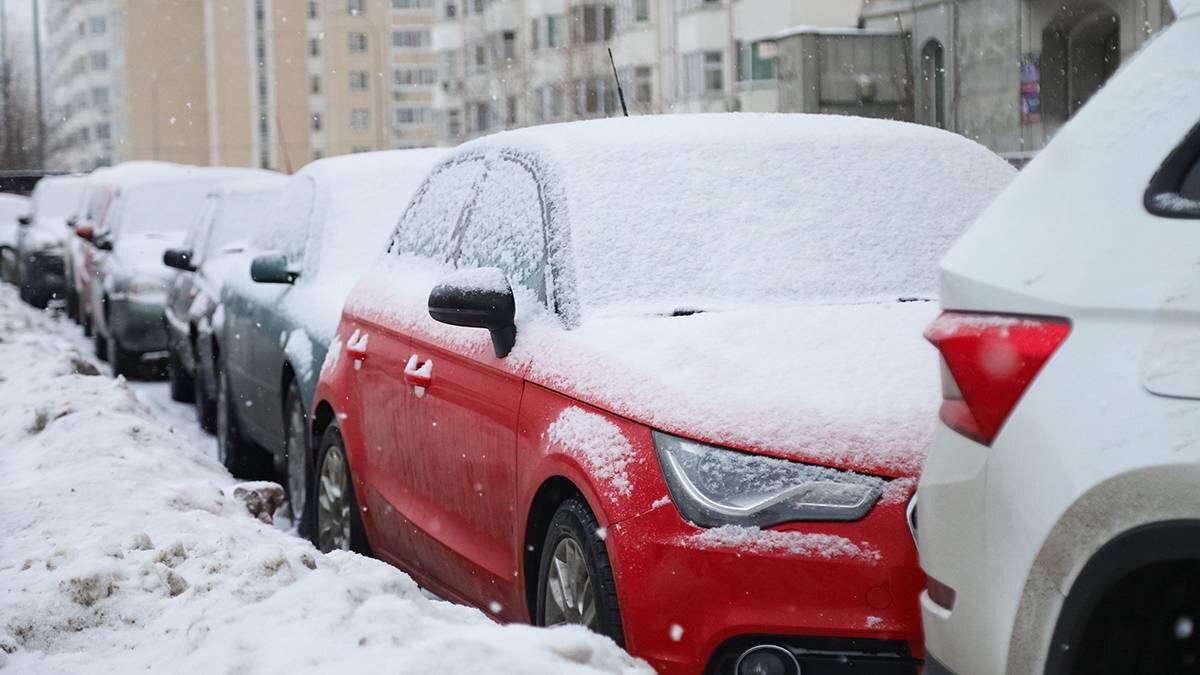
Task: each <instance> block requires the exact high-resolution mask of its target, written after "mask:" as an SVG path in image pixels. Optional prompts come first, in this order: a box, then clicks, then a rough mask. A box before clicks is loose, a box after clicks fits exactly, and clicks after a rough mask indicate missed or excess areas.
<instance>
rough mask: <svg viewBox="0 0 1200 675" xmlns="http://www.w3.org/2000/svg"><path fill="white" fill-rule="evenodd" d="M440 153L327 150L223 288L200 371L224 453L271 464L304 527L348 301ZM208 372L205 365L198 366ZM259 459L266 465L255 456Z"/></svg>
mask: <svg viewBox="0 0 1200 675" xmlns="http://www.w3.org/2000/svg"><path fill="white" fill-rule="evenodd" d="M444 155H445V151H443V150H394V151H387V152H374V153H362V154H356V155H352V156H346V157H332V158H329V159H323V160H319V161H316V162H313V163H311V164H309V165H307V166H305V167H304V168H303V169H302V170H300V171H299V172H297V173H296V174H295V175H294V176H292V177H291V178H290V179H289V181H288V184H287V185H286V186H285V187H284V188H283V191H282V193H281V196H280V200H279V206H278V207H277V208H276V209H275V210H274V213H273V217H272V222H271V223H270V224H269V225H268V228H269V232H268V235H267V236H269V237H270V239H271V246H272V248H273V249H274V250H273V251H270V252H265V251H264V252H263V254H262V255H259V256H258V257H256V258H255V259H254V260H253V261H252V264H251V274H248V275H246V276H245V277H234V278H232V279H230V280H229V281H228V282H227V283H226V284H225V285H224V286H223V287H222V289H221V308H220V309H219V310H218V311H217V312H216V314H215V315H214V319H213V324H214V326H213V337H214V339H213V340H211V341H208V342H207V343H201V344H200V349H199V355H198V358H199V359H200V360H201V361H202V363H203V364H202V366H201V368H202V370H203V369H207V368H209V367H211V366H210V364H212V365H215V368H216V372H217V373H218V375H217V377H216V378H215V379H216V381H215V382H212V380H211V379H208V380H206V382H208V383H211V384H215V385H216V386H215V390H214V391H211V392H205V394H204V395H206V396H215V397H216V417H217V420H216V422H217V425H216V426H217V449H218V456H219V457H220V458H221V460H222V461H223V462H224V463H225V465H226V467H228V468H229V469H230V470H231V471H233V472H234V473H235V474H250V473H256V472H257V471H258V470H260V469H261V468H263V466H262V465H263V464H266V463H267V462H266V460H268V459H269V460H271V463H272V464H273V465H274V466H273V467H269V468H273V469H274V471H275V472H276V473H278V474H283V475H284V476H285V478H284V480H283V482H284V483H285V486H286V488H287V490H288V495H289V502H290V503H292V504H294V506H293V507H292V510H293V516H294V518H295V521H296V522H297V523H298V524H299V525H300V526H301V528H302V529H303V528H306V527H307V518H306V515H305V514H306V511H305V509H304V504H306V503H307V502H308V499H307V497H306V495H307V493H308V492H309V483H310V481H311V466H310V465H309V464H308V463H307V460H308V458H309V457H310V455H311V452H310V449H309V446H310V443H309V438H308V433H307V429H308V421H307V420H308V410H309V406H310V405H311V403H312V400H313V390H314V389H315V388H316V382H317V376H318V374H319V373H320V370H321V364H322V363H323V362H324V360H325V353H326V351H327V350H328V348H329V342H330V340H331V339H332V337H333V333H334V331H335V330H336V329H337V324H338V317H339V316H340V314H341V311H342V303H343V301H344V300H345V298H346V295H347V294H348V293H349V292H350V289H351V288H352V287H353V286H354V284H355V282H357V281H358V279H359V277H361V276H362V273H363V271H364V270H365V269H366V268H367V267H368V266H369V264H370V262H371V261H372V260H373V259H374V258H375V257H377V256H378V255H379V254H380V252H381V248H382V247H383V245H384V243H385V242H386V241H387V238H388V234H389V233H390V232H391V230H392V228H393V227H394V226H395V223H396V221H397V219H399V217H400V214H401V213H402V212H403V211H404V207H405V206H407V205H408V201H409V198H410V197H411V196H412V194H413V192H414V191H416V189H417V187H418V186H419V185H420V184H421V181H422V180H423V179H424V178H425V176H426V174H427V173H428V172H429V170H430V168H431V167H433V166H434V165H435V164H436V163H437V162H438V161H439V160H441V159H442V157H443V156H444ZM206 350H207V351H206ZM203 372H209V371H207V370H203ZM260 460H262V461H260Z"/></svg>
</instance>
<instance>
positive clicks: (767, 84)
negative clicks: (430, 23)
mask: <svg viewBox="0 0 1200 675" xmlns="http://www.w3.org/2000/svg"><path fill="white" fill-rule="evenodd" d="M861 5H862V2H861V0H607V1H594V0H438V1H437V3H436V8H435V9H436V21H435V25H434V27H433V41H432V42H433V48H434V50H436V52H437V59H438V69H437V78H438V85H439V86H438V87H437V90H436V91H435V93H434V96H433V107H434V110H435V114H436V118H437V124H438V138H439V140H440V141H441V142H442V143H443V144H453V143H457V142H460V141H462V140H464V139H466V138H471V137H474V136H478V135H481V134H486V133H490V132H492V131H495V130H498V129H505V128H513V127H521V126H527V125H531V124H542V123H549V122H557V121H564V120H572V119H586V118H589V117H602V116H609V115H616V114H621V104H620V100H619V95H618V91H617V87H616V83H615V80H614V78H613V72H612V68H613V64H612V63H611V62H610V60H609V54H608V50H609V49H610V48H611V49H612V53H613V61H614V62H615V65H616V68H617V71H618V73H619V75H620V80H621V85H622V89H623V91H624V95H625V103H626V106H627V107H628V109H629V113H630V114H631V115H632V114H647V113H662V112H703V111H733V110H755V111H773V110H775V109H776V101H777V98H778V97H777V93H776V88H775V82H774V79H775V78H774V66H773V60H772V59H771V58H770V56H771V55H770V54H765V53H761V51H760V48H759V47H760V46H759V45H758V42H759V41H760V40H762V39H764V38H767V37H769V36H770V35H772V34H774V33H777V32H779V31H781V30H784V29H788V28H792V27H795V26H800V25H811V26H820V27H850V26H855V25H856V24H857V21H858V15H859V10H860V8H861ZM764 49H765V48H764Z"/></svg>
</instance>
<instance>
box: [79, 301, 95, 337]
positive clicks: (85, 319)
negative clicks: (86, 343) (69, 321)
mask: <svg viewBox="0 0 1200 675" xmlns="http://www.w3.org/2000/svg"><path fill="white" fill-rule="evenodd" d="M79 323H80V325H82V326H83V337H85V338H90V337H92V317H91V315H90V314H88V313H87V312H85V311H83V307H82V306H80V308H79Z"/></svg>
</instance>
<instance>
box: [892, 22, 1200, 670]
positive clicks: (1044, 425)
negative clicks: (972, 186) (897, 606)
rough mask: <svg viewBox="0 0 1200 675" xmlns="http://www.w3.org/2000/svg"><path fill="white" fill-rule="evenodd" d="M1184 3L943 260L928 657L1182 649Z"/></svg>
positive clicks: (1032, 657)
mask: <svg viewBox="0 0 1200 675" xmlns="http://www.w3.org/2000/svg"><path fill="white" fill-rule="evenodd" d="M1196 9H1200V6H1197V7H1195V9H1193V11H1190V12H1183V13H1181V16H1180V19H1179V20H1178V21H1177V22H1176V23H1175V24H1174V25H1173V26H1172V27H1170V28H1168V29H1167V30H1166V31H1164V32H1163V33H1162V34H1161V35H1159V36H1158V37H1157V38H1156V39H1155V40H1154V41H1153V42H1152V43H1151V44H1150V45H1148V46H1147V47H1146V48H1145V49H1144V50H1143V51H1142V52H1140V53H1139V54H1138V55H1137V56H1136V57H1134V58H1133V60H1132V61H1131V62H1129V63H1127V64H1126V65H1125V66H1123V67H1122V69H1121V70H1120V72H1118V73H1117V74H1116V75H1115V77H1114V78H1113V79H1112V80H1110V81H1109V82H1108V83H1107V84H1106V85H1105V86H1104V88H1103V89H1102V90H1101V91H1100V92H1099V93H1098V94H1096V96H1095V97H1093V98H1092V99H1091V100H1090V101H1089V102H1088V104H1087V105H1086V106H1085V107H1084V108H1083V109H1082V110H1081V111H1080V112H1079V114H1078V115H1077V116H1076V117H1075V118H1074V119H1073V120H1072V121H1071V122H1070V123H1069V124H1067V125H1066V127H1064V128H1063V129H1062V130H1061V131H1059V132H1058V134H1057V135H1056V136H1055V138H1054V140H1053V142H1052V143H1050V144H1049V145H1048V146H1047V147H1046V148H1045V149H1044V150H1043V151H1042V152H1041V153H1040V154H1039V155H1038V157H1037V158H1036V159H1035V160H1034V161H1033V162H1032V163H1030V164H1029V165H1028V166H1027V167H1026V168H1025V169H1024V170H1023V171H1022V173H1021V175H1020V176H1019V177H1018V178H1017V179H1016V181H1015V182H1014V183H1013V184H1012V185H1011V186H1010V187H1009V188H1008V190H1007V191H1005V192H1004V193H1003V194H1002V195H1001V196H1000V197H999V198H998V199H997V201H996V202H995V204H993V205H992V207H991V208H989V209H988V210H987V211H986V212H985V213H984V214H983V215H982V216H981V217H980V219H979V221H978V222H977V223H976V224H975V225H974V226H972V227H971V228H970V229H969V231H968V232H967V233H966V234H965V235H964V236H963V237H962V239H961V240H960V241H959V242H958V243H957V244H956V245H955V246H954V247H953V249H952V250H951V251H950V252H949V254H948V255H947V256H946V258H945V260H944V261H943V263H942V294H941V301H942V306H943V307H944V308H945V310H946V314H944V315H943V316H942V317H941V318H939V319H938V320H937V321H936V322H935V323H933V324H932V326H931V327H930V328H929V330H928V336H929V338H930V340H931V341H932V342H933V343H934V344H935V345H936V346H937V347H938V350H939V352H940V353H941V357H942V372H943V383H944V385H943V388H944V393H943V396H944V401H943V403H942V407H941V414H940V417H941V420H942V424H941V425H940V426H939V428H938V430H937V431H936V433H935V435H934V437H933V440H932V442H931V445H930V450H929V458H928V462H927V464H926V467H925V471H924V474H923V476H922V478H921V482H920V489H919V491H918V494H919V499H918V502H919V504H918V507H917V509H916V513H917V520H916V524H917V532H918V539H919V544H920V551H921V562H922V566H923V567H924V569H925V571H926V572H927V573H928V575H929V587H928V590H927V592H926V593H924V594H923V595H922V597H921V606H922V613H923V616H924V622H925V631H926V645H927V648H928V656H929V660H928V661H927V662H926V667H925V672H926V673H927V674H934V673H936V674H939V675H940V674H945V673H958V674H959V675H1001V674H1004V673H1009V674H1025V673H1051V674H1055V675H1057V674H1060V673H1079V674H1083V673H1088V674H1092V673H1178V672H1189V669H1192V668H1194V667H1195V664H1196V662H1197V655H1198V654H1200V631H1197V623H1196V622H1197V618H1198V617H1200V574H1198V573H1200V500H1198V499H1197V498H1196V495H1197V492H1198V490H1200V443H1197V439H1198V438H1200V421H1198V420H1200V417H1198V416H1200V341H1198V340H1197V339H1196V338H1197V336H1198V335H1200V268H1198V267H1197V261H1198V257H1197V256H1198V251H1200V70H1197V67H1196V54H1197V52H1196V46H1197V45H1198V44H1200V12H1197V11H1195V10H1196Z"/></svg>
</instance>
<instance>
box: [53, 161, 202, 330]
mask: <svg viewBox="0 0 1200 675" xmlns="http://www.w3.org/2000/svg"><path fill="white" fill-rule="evenodd" d="M179 168H182V167H181V166H180V165H177V164H169V163H166V162H145V161H139V162H124V163H122V164H118V165H116V166H114V167H104V168H100V169H96V170H95V171H93V172H92V173H91V174H89V175H88V180H87V185H86V187H85V188H84V191H83V194H82V195H81V197H80V200H79V205H78V207H77V208H76V210H75V213H74V214H73V215H72V216H70V217H69V218H68V221H67V222H68V224H70V225H71V227H73V228H80V227H82V228H84V230H83V231H84V232H89V231H91V232H102V231H104V230H105V229H107V228H108V226H109V223H108V217H109V215H110V207H112V205H113V204H114V203H115V201H116V197H117V195H118V194H120V191H121V187H122V186H123V185H132V184H133V182H135V181H136V180H142V179H148V178H154V177H156V176H157V177H161V176H162V175H163V173H164V172H167V171H172V170H175V169H179ZM94 252H95V251H94V248H93V247H92V246H91V244H90V243H89V242H88V240H87V239H85V238H84V237H70V236H68V237H67V242H66V245H65V246H64V247H63V254H64V258H65V259H64V261H63V268H64V272H65V274H66V287H67V316H69V317H71V318H72V319H74V320H75V321H76V322H77V323H79V324H80V325H81V326H83V334H84V335H85V336H87V337H91V336H92V318H91V314H90V312H89V307H90V305H89V303H88V298H90V297H91V279H92V276H93V274H92V257H93V253H94Z"/></svg>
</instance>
